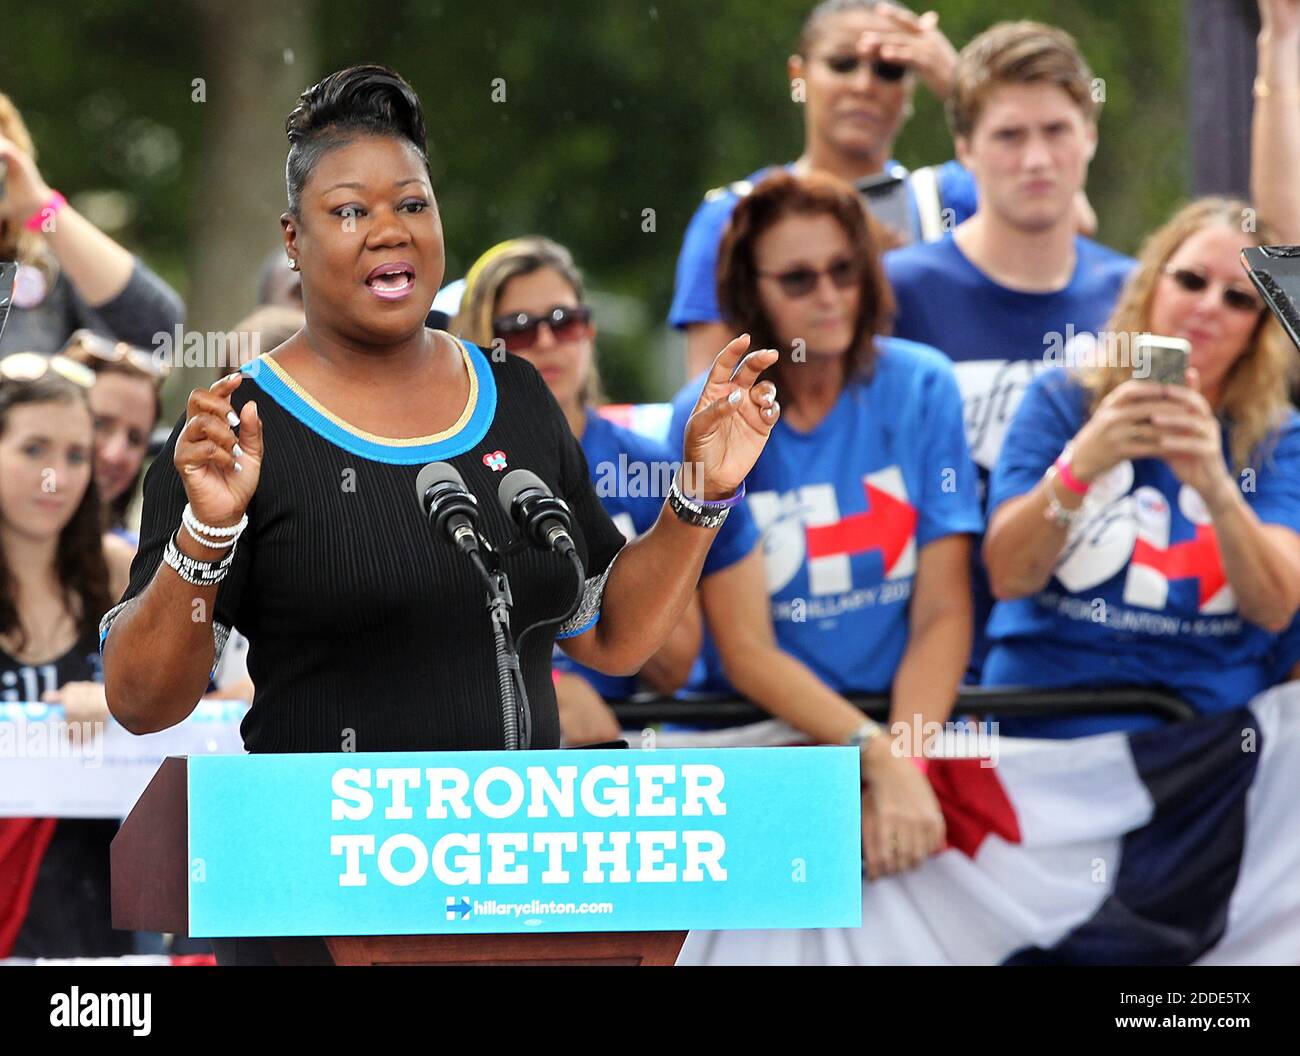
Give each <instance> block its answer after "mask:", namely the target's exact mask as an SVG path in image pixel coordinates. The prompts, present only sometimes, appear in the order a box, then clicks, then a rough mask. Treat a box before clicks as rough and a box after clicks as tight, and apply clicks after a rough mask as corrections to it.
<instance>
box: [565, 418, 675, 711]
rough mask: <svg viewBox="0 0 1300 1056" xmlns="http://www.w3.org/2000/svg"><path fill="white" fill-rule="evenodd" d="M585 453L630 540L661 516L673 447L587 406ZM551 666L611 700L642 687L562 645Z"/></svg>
mask: <svg viewBox="0 0 1300 1056" xmlns="http://www.w3.org/2000/svg"><path fill="white" fill-rule="evenodd" d="M582 453H583V454H584V455H586V456H587V469H588V471H589V472H590V473H591V480H592V483H593V484H595V486H596V495H597V497H599V499H600V501H601V505H602V506H604V507H605V512H606V513H608V514H609V516H610V519H611V520H612V521H613V522H614V524H615V525H617V526H618V530H619V531H621V532H622V533H623V536H624V538H626V539H627V540H628V541H629V542H630V541H631V540H633V539H635V538H636V537H637V536H639V535H641V534H643V533H645V532H648V531H649V530H650V529H651V528H652V527H653V526H654V523H655V520H656V519H657V518H658V517H659V511H660V509H662V508H663V504H664V499H665V498H666V496H667V494H668V491H667V482H669V481H671V480H672V468H671V455H670V453H669V451H668V449H667V448H666V447H665V446H664V445H662V444H659V443H656V442H655V441H653V440H650V439H648V438H647V437H644V436H641V435H640V434H639V433H634V432H632V430H630V429H625V428H623V427H622V426H621V425H616V424H615V423H614V422H611V421H609V420H608V419H606V418H604V417H602V416H601V415H600V414H598V413H597V412H596V411H592V410H588V411H587V425H586V427H585V428H584V429H583V431H582ZM551 665H552V666H553V667H554V668H556V669H557V670H559V671H567V672H570V673H572V674H576V675H581V676H582V677H583V678H585V679H586V680H587V681H588V682H590V683H591V685H592V686H593V687H594V688H595V690H596V692H597V693H599V694H600V695H601V696H602V697H604V698H605V699H606V700H626V699H627V698H628V697H630V696H632V694H633V693H635V692H636V691H637V689H638V688H639V686H638V683H637V678H636V676H635V675H626V676H621V675H607V674H604V673H603V672H601V671H596V670H594V669H592V668H590V667H585V666H584V665H582V664H580V663H578V662H577V661H576V660H573V659H571V658H570V657H568V656H567V655H565V654H564V653H563V652H561V651H560V649H559V648H558V647H556V650H555V653H554V656H553V657H552V661H551Z"/></svg>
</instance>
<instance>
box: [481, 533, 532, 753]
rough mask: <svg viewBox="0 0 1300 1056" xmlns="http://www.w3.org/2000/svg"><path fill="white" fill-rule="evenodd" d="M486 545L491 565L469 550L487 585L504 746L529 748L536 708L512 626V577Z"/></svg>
mask: <svg viewBox="0 0 1300 1056" xmlns="http://www.w3.org/2000/svg"><path fill="white" fill-rule="evenodd" d="M484 547H485V549H487V551H488V553H489V554H491V555H492V566H493V567H492V568H491V569H489V568H488V567H487V564H486V563H485V562H484V561H483V558H482V556H480V554H479V553H478V552H477V551H472V552H470V555H469V556H470V559H471V560H472V561H473V563H474V567H475V568H476V569H477V570H478V572H479V575H480V576H481V577H482V579H483V583H484V586H485V587H486V588H487V605H486V608H487V613H488V619H489V620H490V621H491V623H492V642H493V650H494V653H495V655H496V664H497V685H498V687H499V689H500V692H501V727H502V731H503V733H504V735H505V746H506V750H507V751H518V750H521V749H522V750H524V751H527V750H528V749H529V748H530V747H532V743H533V712H532V706H531V705H530V704H529V702H528V689H527V687H526V686H525V684H524V673H523V669H522V668H521V667H520V665H519V652H518V650H517V649H516V647H515V641H514V636H513V634H512V633H511V629H510V612H511V609H512V607H513V605H514V600H513V598H512V597H511V595H510V579H509V577H508V576H507V575H506V573H505V571H504V570H503V569H502V568H501V567H500V563H499V561H498V560H497V555H496V551H495V550H493V549H492V548H491V546H490V544H488V543H487V541H486V540H484Z"/></svg>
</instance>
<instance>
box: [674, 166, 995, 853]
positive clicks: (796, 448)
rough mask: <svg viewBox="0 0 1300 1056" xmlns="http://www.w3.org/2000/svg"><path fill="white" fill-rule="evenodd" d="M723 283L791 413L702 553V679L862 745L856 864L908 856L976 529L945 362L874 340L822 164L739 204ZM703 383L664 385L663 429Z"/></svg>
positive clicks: (863, 220) (879, 316) (954, 665)
mask: <svg viewBox="0 0 1300 1056" xmlns="http://www.w3.org/2000/svg"><path fill="white" fill-rule="evenodd" d="M718 297H719V301H720V303H721V304H722V306H723V309H724V311H725V312H726V313H727V318H728V319H729V321H730V323H731V325H733V326H734V327H736V328H737V329H738V330H744V331H746V332H749V333H752V334H753V335H754V336H755V340H757V341H759V342H762V343H763V344H764V345H766V346H771V347H774V348H776V349H777V350H778V352H779V359H778V361H777V363H776V364H775V365H774V366H773V367H772V368H771V369H770V370H769V371H768V373H769V375H770V376H771V378H772V379H773V380H774V381H775V383H776V385H777V387H778V389H779V391H780V392H781V399H782V406H783V408H784V411H783V414H782V419H781V422H780V423H779V424H778V426H777V427H776V428H775V429H773V431H772V436H771V439H770V441H769V443H768V445H767V447H766V449H765V450H764V452H763V454H762V455H761V456H760V458H759V460H758V462H757V463H756V465H755V467H754V469H753V471H752V472H751V474H750V476H749V483H748V494H747V498H746V501H745V504H744V506H743V507H740V508H739V509H738V510H737V513H738V514H739V516H736V517H734V518H733V519H732V520H731V521H729V522H728V523H727V524H726V525H724V526H723V529H722V531H721V532H720V534H719V537H718V539H717V540H716V541H715V543H714V545H713V548H712V550H711V551H710V553H709V557H708V559H707V561H706V563H705V567H704V579H703V583H702V587H701V595H702V599H703V605H704V616H705V626H706V630H707V632H708V638H707V639H706V647H705V659H706V663H707V667H708V681H707V682H706V683H705V684H704V685H703V686H701V687H700V688H704V689H713V690H723V691H725V690H727V689H729V688H731V689H733V690H734V691H735V692H739V693H740V694H741V695H742V696H744V697H746V698H747V699H749V700H751V701H753V702H754V703H755V704H757V705H758V706H759V707H761V708H763V709H764V710H766V711H768V712H770V713H771V714H772V715H774V716H777V717H778V718H780V719H784V720H785V721H786V722H787V723H788V724H789V725H790V726H792V727H794V728H795V729H796V730H798V731H801V733H802V734H803V736H804V737H806V738H809V739H811V740H813V741H816V742H821V743H826V744H855V745H858V746H860V747H861V749H862V758H863V777H864V782H865V790H864V799H863V808H864V809H863V833H864V850H865V855H866V863H867V868H868V871H869V873H870V875H872V876H873V877H874V876H880V875H884V874H888V873H894V872H899V871H902V870H906V869H910V868H914V867H915V866H917V865H919V864H920V863H921V862H922V861H924V860H925V858H926V857H927V856H928V855H929V854H931V853H933V852H934V851H935V850H937V849H938V848H939V846H940V845H941V843H942V840H943V834H944V825H943V818H942V815H941V814H940V811H939V806H938V802H937V800H936V799H935V796H934V794H933V792H932V791H931V789H930V786H929V783H928V781H927V780H926V778H925V777H924V776H923V774H922V773H921V770H920V769H919V768H918V767H917V766H914V765H913V760H912V759H911V758H908V756H915V755H919V753H920V751H921V747H922V746H921V745H920V743H919V739H918V738H916V737H915V736H914V735H915V733H916V731H918V730H919V729H921V728H922V727H923V725H924V723H926V722H930V721H937V722H942V721H943V720H945V719H946V718H947V717H948V714H949V712H950V710H951V708H952V705H953V703H954V701H955V700H956V695H957V686H958V684H959V682H960V681H961V675H962V671H963V670H964V669H965V665H966V662H967V658H968V656H969V652H970V644H971V599H970V589H969V574H968V565H967V562H968V560H969V556H970V534H971V533H974V532H978V531H979V529H980V516H979V499H978V495H977V488H976V484H975V476H974V469H973V465H972V463H971V461H970V457H969V454H968V452H967V449H966V440H965V434H964V432H963V428H962V415H961V399H960V395H959V393H958V389H957V382H956V379H955V378H954V376H953V372H952V367H951V365H950V364H949V362H948V361H947V359H945V358H944V357H943V356H942V355H941V354H940V353H939V352H937V351H936V350H935V349H932V348H930V347H928V346H925V345H919V344H916V343H913V342H910V341H903V340H898V339H895V338H891V337H887V336H885V335H886V333H887V330H888V326H889V319H890V313H891V310H892V298H891V296H890V292H889V287H888V284H887V283H886V281H885V278H884V275H883V272H882V270H881V265H880V244H879V241H878V235H877V233H876V229H875V225H874V224H873V223H872V222H871V221H870V219H869V218H868V217H867V215H866V213H865V211H864V208H863V206H862V203H861V200H860V199H859V197H858V195H857V192H856V191H855V190H854V189H853V188H852V187H851V186H849V185H848V184H845V183H842V182H841V181H839V180H836V179H834V178H833V177H828V176H808V177H796V176H792V175H790V174H789V173H785V172H780V173H777V174H775V175H772V176H769V177H768V178H767V179H765V180H764V181H763V182H762V183H760V184H759V185H758V186H757V187H756V188H755V189H754V191H753V192H752V193H751V194H749V195H748V196H746V197H745V198H744V199H742V200H741V201H740V203H739V204H738V205H737V206H736V211H735V213H734V214H733V215H732V219H731V223H730V226H729V227H728V229H727V233H726V235H725V236H724V238H723V243H722V251H721V256H720V258H719V269H718ZM700 385H701V379H696V380H695V381H694V382H692V383H691V384H689V385H688V386H687V387H686V388H685V389H683V390H682V392H681V393H679V394H678V396H677V398H676V399H675V401H674V417H673V426H672V429H673V433H672V435H673V436H675V437H680V436H681V431H682V428H683V426H684V425H685V422H686V421H687V415H688V414H689V412H690V409H691V407H692V406H693V405H694V401H695V399H696V397H697V395H698V393H699V390H700ZM760 535H761V537H762V545H761V546H756V544H757V543H758V541H759V538H760ZM855 692H856V693H868V694H888V695H889V696H890V698H891V706H890V719H891V720H892V723H902V724H904V727H905V729H904V727H894V729H896V730H897V731H898V734H897V736H896V735H895V734H894V733H893V732H891V731H884V730H882V729H881V728H880V727H878V726H876V724H874V723H872V722H871V721H869V720H868V719H867V718H866V716H865V715H864V713H863V712H862V711H860V710H859V709H858V708H857V707H855V706H854V705H853V704H852V703H850V702H849V700H847V699H846V697H845V694H848V693H855ZM892 723H891V726H892Z"/></svg>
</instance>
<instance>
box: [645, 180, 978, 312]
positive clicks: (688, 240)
mask: <svg viewBox="0 0 1300 1056" xmlns="http://www.w3.org/2000/svg"><path fill="white" fill-rule="evenodd" d="M896 165H897V162H893V161H891V162H888V163H886V171H889V170H890V169H892V168H894V167H895V166H896ZM793 167H794V166H793V164H789V165H786V166H785V168H786V169H792V168H793ZM900 167H901V166H900ZM777 168H778V166H774V165H769V166H764V167H763V168H761V169H759V170H758V171H757V172H753V173H750V175H749V177H748V178H747V179H745V180H742V181H739V182H738V183H732V184H728V185H727V186H726V187H717V188H714V189H713V190H711V191H709V193H708V194H706V195H705V196H704V201H702V202H701V203H700V205H699V208H697V209H696V210H695V215H694V216H692V217H691V222H690V224H689V225H688V226H687V228H686V235H685V237H684V238H683V239H682V249H681V253H680V254H679V255H678V257H677V280H676V284H675V286H674V289H673V303H672V308H671V309H670V310H669V312H668V322H669V323H670V324H671V325H673V326H675V327H678V328H681V327H685V326H689V325H690V324H691V323H716V322H718V321H719V320H720V319H721V318H722V312H721V310H720V309H719V308H718V284H717V275H718V247H719V246H720V245H721V244H722V233H723V231H725V230H726V227H727V221H728V220H730V219H731V212H732V210H733V209H735V207H736V203H737V202H738V201H740V197H741V195H742V194H746V193H748V190H749V188H750V187H752V186H753V185H754V184H756V183H758V182H759V181H760V180H761V179H762V178H763V177H764V176H766V175H767V174H768V173H770V172H774V171H775V170H776V169H777ZM938 185H939V201H940V202H941V203H942V205H943V208H944V209H947V210H951V213H950V214H949V216H948V217H947V220H948V221H949V222H950V223H952V224H959V223H961V222H962V221H963V220H965V219H966V218H967V217H969V216H971V215H972V214H973V213H974V212H975V180H974V179H973V178H972V176H971V174H970V173H969V172H967V171H966V170H965V169H964V168H963V167H962V166H961V165H960V164H959V163H958V162H956V161H948V162H945V163H944V164H943V165H940V166H938ZM907 191H908V203H909V209H910V212H911V214H912V229H913V231H918V230H919V229H920V214H919V211H918V208H917V204H916V195H915V193H914V192H913V190H912V185H911V183H910V181H909V183H908V185H907Z"/></svg>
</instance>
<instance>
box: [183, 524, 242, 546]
mask: <svg viewBox="0 0 1300 1056" xmlns="http://www.w3.org/2000/svg"><path fill="white" fill-rule="evenodd" d="M181 530H182V531H183V532H185V534H186V535H188V536H189V537H190V538H191V539H193V540H194V541H195V542H196V543H202V544H203V545H204V546H206V547H207V548H208V549H209V550H227V549H229V548H230V547H232V546H234V545H235V544H236V543H237V542H239V536H235V538H233V539H227V540H225V541H224V542H221V541H219V540H217V539H206V538H204V537H203V536H201V535H199V534H198V533H197V532H195V531H194V529H193V528H191V527H190V522H189V521H187V520H185V519H183V518H182V520H181Z"/></svg>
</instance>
